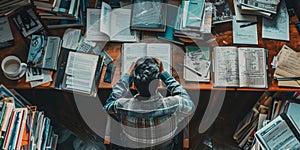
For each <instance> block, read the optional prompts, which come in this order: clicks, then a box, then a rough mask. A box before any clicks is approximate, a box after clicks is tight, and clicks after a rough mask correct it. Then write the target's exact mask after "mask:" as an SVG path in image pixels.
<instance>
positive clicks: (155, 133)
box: [104, 72, 195, 145]
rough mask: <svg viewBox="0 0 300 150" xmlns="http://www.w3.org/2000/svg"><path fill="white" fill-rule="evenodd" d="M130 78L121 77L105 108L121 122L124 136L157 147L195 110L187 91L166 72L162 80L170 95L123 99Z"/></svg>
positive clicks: (126, 75) (173, 133)
mask: <svg viewBox="0 0 300 150" xmlns="http://www.w3.org/2000/svg"><path fill="white" fill-rule="evenodd" d="M132 80H133V79H132V77H131V76H130V75H129V74H125V75H123V76H122V77H121V78H120V80H119V81H118V82H117V83H116V84H115V85H114V86H113V89H112V93H111V94H110V96H109V98H108V99H107V101H106V104H105V105H104V109H105V110H106V111H107V112H108V113H109V114H112V115H115V116H116V117H117V118H118V119H119V121H120V122H121V123H122V129H123V133H124V134H125V135H126V137H127V138H128V139H130V140H132V141H134V142H137V143H143V144H148V145H156V144H158V143H161V142H162V141H167V140H170V139H172V138H173V137H174V136H175V132H176V130H177V124H178V123H180V122H181V121H182V120H183V119H184V118H186V117H187V116H189V115H191V114H192V113H193V111H194V109H195V108H194V103H193V102H192V101H191V99H190V96H189V95H188V93H187V91H186V90H185V89H184V88H183V87H182V86H181V85H180V84H179V83H178V82H177V81H176V80H175V79H174V78H173V77H172V76H171V75H170V74H169V73H167V72H164V73H162V74H161V80H162V82H163V83H164V85H165V86H166V87H167V90H168V91H169V92H170V96H168V97H165V98H164V97H163V96H162V95H161V94H160V93H159V92H158V93H157V94H156V95H153V96H151V97H150V98H149V97H148V98H145V97H141V96H140V95H138V94H137V95H135V96H134V97H132V98H126V96H127V94H128V93H129V91H130V89H129V87H130V84H131V83H132Z"/></svg>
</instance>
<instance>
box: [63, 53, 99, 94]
mask: <svg viewBox="0 0 300 150" xmlns="http://www.w3.org/2000/svg"><path fill="white" fill-rule="evenodd" d="M98 57H99V56H97V55H91V54H84V53H78V52H77V53H76V52H70V53H69V57H68V61H67V66H66V70H65V78H66V82H65V85H64V87H65V89H69V90H75V91H81V92H83V93H86V94H90V93H91V90H92V86H93V81H94V76H95V71H96V67H97V62H98Z"/></svg>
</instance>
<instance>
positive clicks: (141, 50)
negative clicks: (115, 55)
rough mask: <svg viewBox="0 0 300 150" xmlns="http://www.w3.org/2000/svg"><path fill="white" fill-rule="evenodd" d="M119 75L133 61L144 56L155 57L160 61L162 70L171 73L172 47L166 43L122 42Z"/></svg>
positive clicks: (126, 69) (123, 72)
mask: <svg viewBox="0 0 300 150" xmlns="http://www.w3.org/2000/svg"><path fill="white" fill-rule="evenodd" d="M121 54H122V56H121V57H122V58H121V75H123V74H125V73H126V72H127V71H128V70H129V68H130V66H131V64H132V62H133V61H136V60H137V59H139V58H141V57H144V56H152V57H157V58H158V59H159V60H161V61H162V63H163V67H164V70H165V71H167V72H168V73H170V74H171V73H172V71H171V65H172V49H171V45H170V44H166V43H124V44H123V45H122V52H121Z"/></svg>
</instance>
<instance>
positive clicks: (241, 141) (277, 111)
mask: <svg viewBox="0 0 300 150" xmlns="http://www.w3.org/2000/svg"><path fill="white" fill-rule="evenodd" d="M299 108H300V105H299V101H295V100H292V97H291V94H290V93H282V92H265V93H264V94H263V95H262V96H261V97H260V98H259V100H258V101H257V103H256V104H255V105H254V106H253V107H252V109H251V110H250V111H249V112H248V113H247V115H246V116H245V117H244V118H243V119H242V121H241V122H240V123H239V124H238V126H237V128H236V130H235V132H234V135H233V139H234V140H235V141H236V142H237V143H238V145H239V147H241V148H242V149H246V150H247V149H259V148H260V147H261V148H263V149H274V148H270V147H272V146H275V145H277V146H281V147H284V146H286V145H288V144H287V143H284V142H286V141H294V143H293V144H290V145H289V146H290V148H291V147H294V148H295V145H297V142H295V141H297V139H299V129H298V130H295V129H297V128H299V124H300V120H299V115H298V113H296V112H297V111H296V110H297V109H299ZM278 120H281V121H279V122H278ZM282 120H284V121H282ZM274 121H275V122H277V123H274ZM282 122H286V124H285V125H280V126H278V125H279V124H281V123H282ZM276 126H278V127H276ZM273 128H274V129H276V130H278V129H277V128H280V129H279V130H278V131H275V130H274V129H273ZM271 130H272V131H271ZM288 130H292V131H293V133H292V132H291V133H289V134H292V135H289V138H290V139H289V140H284V139H283V140H280V141H283V143H281V144H279V145H278V144H274V145H272V146H271V145H269V144H270V141H271V140H266V139H273V138H277V136H275V135H281V134H279V132H281V131H286V133H285V134H288V132H290V131H288ZM267 132H270V133H267ZM287 137H288V136H285V137H283V136H278V138H287ZM278 141H279V140H278ZM276 143H279V142H276ZM299 146H300V145H299V142H298V146H296V147H297V148H299ZM275 149H279V148H275ZM283 149H287V148H286V147H285V148H283Z"/></svg>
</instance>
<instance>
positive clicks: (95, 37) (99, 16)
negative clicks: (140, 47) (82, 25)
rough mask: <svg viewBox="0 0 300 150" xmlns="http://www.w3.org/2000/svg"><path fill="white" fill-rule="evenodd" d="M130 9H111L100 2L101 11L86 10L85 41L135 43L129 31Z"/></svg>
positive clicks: (133, 35) (133, 33) (136, 38)
mask: <svg viewBox="0 0 300 150" xmlns="http://www.w3.org/2000/svg"><path fill="white" fill-rule="evenodd" d="M130 17H131V9H129V8H128V9H126V8H116V9H112V8H111V7H110V6H109V5H108V4H107V3H105V2H102V9H91V8H89V9H87V34H86V35H87V37H86V38H87V39H88V40H91V41H122V42H125V41H126V42H137V41H138V40H139V39H138V37H137V34H136V32H135V31H131V30H130Z"/></svg>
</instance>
